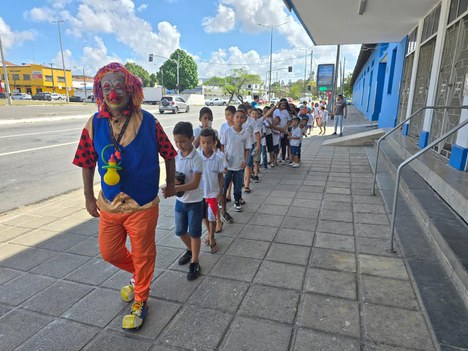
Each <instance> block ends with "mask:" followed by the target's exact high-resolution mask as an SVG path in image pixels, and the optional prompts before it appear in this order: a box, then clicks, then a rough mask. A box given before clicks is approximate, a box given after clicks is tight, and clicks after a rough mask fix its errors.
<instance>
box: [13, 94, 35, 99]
mask: <svg viewBox="0 0 468 351" xmlns="http://www.w3.org/2000/svg"><path fill="white" fill-rule="evenodd" d="M12 98H13V100H31V99H32V98H31V95H29V94H26V93H14V94H13V96H12Z"/></svg>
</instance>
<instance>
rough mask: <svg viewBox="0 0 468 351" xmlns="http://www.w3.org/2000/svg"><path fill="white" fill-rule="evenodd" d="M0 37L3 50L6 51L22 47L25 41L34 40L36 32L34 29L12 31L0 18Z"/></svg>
mask: <svg viewBox="0 0 468 351" xmlns="http://www.w3.org/2000/svg"><path fill="white" fill-rule="evenodd" d="M0 35H1V36H2V44H3V48H4V49H5V50H8V49H10V48H12V47H13V46H20V45H22V44H23V43H24V42H25V41H29V40H34V39H36V37H37V32H36V31H35V30H34V29H31V30H25V31H12V30H11V28H10V26H9V25H8V24H6V22H5V21H4V20H3V18H2V17H0Z"/></svg>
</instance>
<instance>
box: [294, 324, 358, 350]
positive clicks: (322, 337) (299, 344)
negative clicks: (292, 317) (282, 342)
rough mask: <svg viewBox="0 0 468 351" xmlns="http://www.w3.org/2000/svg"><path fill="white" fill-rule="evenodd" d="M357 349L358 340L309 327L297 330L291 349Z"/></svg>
mask: <svg viewBox="0 0 468 351" xmlns="http://www.w3.org/2000/svg"><path fill="white" fill-rule="evenodd" d="M311 345H313V349H314V350H320V351H338V350H339V351H359V350H360V344H359V340H357V339H351V338H347V337H343V336H340V335H336V334H327V333H322V332H318V331H315V330H310V329H303V328H300V329H299V330H298V331H297V336H296V342H295V344H294V348H293V349H292V350H293V351H310V350H311Z"/></svg>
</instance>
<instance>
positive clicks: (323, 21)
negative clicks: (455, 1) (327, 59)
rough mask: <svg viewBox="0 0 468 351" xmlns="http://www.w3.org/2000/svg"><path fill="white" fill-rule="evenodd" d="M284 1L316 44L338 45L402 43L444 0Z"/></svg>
mask: <svg viewBox="0 0 468 351" xmlns="http://www.w3.org/2000/svg"><path fill="white" fill-rule="evenodd" d="M283 2H284V3H285V5H286V6H287V7H288V8H289V9H290V10H292V11H294V12H295V14H296V16H297V17H298V18H299V20H300V21H301V23H302V25H303V26H304V28H305V30H306V31H307V33H308V34H309V36H310V38H311V39H312V41H313V42H314V44H315V45H336V44H362V43H392V42H399V41H401V40H402V39H403V37H404V36H405V35H406V34H408V33H409V32H411V30H412V29H413V28H414V27H415V26H416V25H417V24H418V21H419V19H420V18H422V17H424V16H425V15H427V14H428V13H429V12H430V10H431V9H432V8H434V7H435V6H436V5H437V4H438V3H439V2H440V0H413V1H408V0H283ZM359 13H362V14H359Z"/></svg>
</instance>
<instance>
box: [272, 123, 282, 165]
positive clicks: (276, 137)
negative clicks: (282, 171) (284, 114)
mask: <svg viewBox="0 0 468 351" xmlns="http://www.w3.org/2000/svg"><path fill="white" fill-rule="evenodd" d="M280 122H281V121H280V118H279V117H275V118H273V124H272V126H275V127H278V126H279V124H280ZM271 133H272V142H273V159H272V161H271V167H273V166H278V155H279V151H280V140H281V132H280V131H279V130H277V129H273V128H271Z"/></svg>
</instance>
